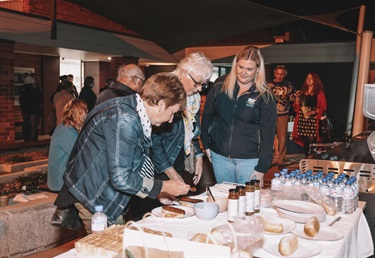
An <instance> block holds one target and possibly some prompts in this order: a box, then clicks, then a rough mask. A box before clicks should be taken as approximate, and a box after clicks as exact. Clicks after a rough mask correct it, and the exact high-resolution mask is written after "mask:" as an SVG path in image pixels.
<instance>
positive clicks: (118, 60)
mask: <svg viewBox="0 0 375 258" xmlns="http://www.w3.org/2000/svg"><path fill="white" fill-rule="evenodd" d="M138 60H139V57H131V56H122V57H112V60H111V64H110V68H109V75H110V77H111V78H113V79H114V80H116V78H117V70H118V68H119V67H120V66H121V65H127V64H136V65H138Z"/></svg>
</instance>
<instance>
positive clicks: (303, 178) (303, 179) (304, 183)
mask: <svg viewBox="0 0 375 258" xmlns="http://www.w3.org/2000/svg"><path fill="white" fill-rule="evenodd" d="M301 176H302V178H301V183H302V184H303V185H306V184H307V178H306V176H307V175H306V173H303V174H301Z"/></svg>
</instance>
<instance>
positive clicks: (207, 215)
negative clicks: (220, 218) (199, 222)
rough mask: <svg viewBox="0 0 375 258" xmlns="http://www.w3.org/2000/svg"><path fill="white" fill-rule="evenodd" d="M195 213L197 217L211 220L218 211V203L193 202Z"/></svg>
mask: <svg viewBox="0 0 375 258" xmlns="http://www.w3.org/2000/svg"><path fill="white" fill-rule="evenodd" d="M194 212H195V215H196V216H197V217H198V218H199V219H203V220H211V219H214V218H215V217H216V216H217V214H218V213H219V205H218V204H217V203H214V202H200V203H196V204H194Z"/></svg>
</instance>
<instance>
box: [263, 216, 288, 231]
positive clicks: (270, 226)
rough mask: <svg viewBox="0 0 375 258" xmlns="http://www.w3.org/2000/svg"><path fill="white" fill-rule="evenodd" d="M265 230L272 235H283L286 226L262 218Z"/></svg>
mask: <svg viewBox="0 0 375 258" xmlns="http://www.w3.org/2000/svg"><path fill="white" fill-rule="evenodd" d="M262 220H263V225H264V230H265V231H267V232H271V233H283V231H284V226H283V224H281V223H280V222H278V221H277V220H274V219H271V218H265V217H262Z"/></svg>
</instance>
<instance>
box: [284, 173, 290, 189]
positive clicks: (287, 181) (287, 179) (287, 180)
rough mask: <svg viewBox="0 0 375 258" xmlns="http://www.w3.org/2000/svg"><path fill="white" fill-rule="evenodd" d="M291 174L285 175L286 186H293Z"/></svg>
mask: <svg viewBox="0 0 375 258" xmlns="http://www.w3.org/2000/svg"><path fill="white" fill-rule="evenodd" d="M290 177H291V175H290V174H288V175H285V181H284V186H285V187H291V186H292V180H291V178H290Z"/></svg>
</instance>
